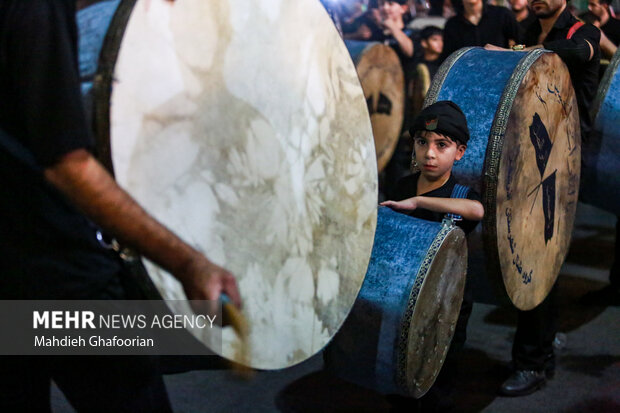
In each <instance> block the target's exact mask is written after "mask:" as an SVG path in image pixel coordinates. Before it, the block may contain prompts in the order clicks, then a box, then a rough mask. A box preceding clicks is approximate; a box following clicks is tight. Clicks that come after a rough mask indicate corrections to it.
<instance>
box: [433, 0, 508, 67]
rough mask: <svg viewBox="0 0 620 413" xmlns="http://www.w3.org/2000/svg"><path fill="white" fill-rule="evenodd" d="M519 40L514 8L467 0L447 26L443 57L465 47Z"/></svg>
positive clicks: (444, 35) (442, 58) (502, 43)
mask: <svg viewBox="0 0 620 413" xmlns="http://www.w3.org/2000/svg"><path fill="white" fill-rule="evenodd" d="M518 40H519V26H518V24H517V21H516V20H515V18H514V16H513V15H512V13H511V12H510V10H508V9H507V8H505V7H497V6H491V5H487V4H485V3H484V2H483V0H464V1H463V9H462V10H460V11H459V12H458V14H457V15H456V16H454V17H451V18H450V19H449V20H448V21H447V22H446V25H445V27H444V33H443V41H444V45H443V53H442V57H441V60H442V61H443V60H445V59H446V58H447V57H448V56H449V55H450V54H452V53H453V52H454V51H456V50H458V49H460V48H461V47H468V46H484V45H486V44H492V45H495V46H499V47H509V46H512V45H514V44H516V43H517V42H518Z"/></svg>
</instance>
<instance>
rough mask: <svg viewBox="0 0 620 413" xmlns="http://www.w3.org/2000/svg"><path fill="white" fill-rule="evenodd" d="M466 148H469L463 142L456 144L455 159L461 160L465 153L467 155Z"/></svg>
mask: <svg viewBox="0 0 620 413" xmlns="http://www.w3.org/2000/svg"><path fill="white" fill-rule="evenodd" d="M465 149H467V145H465V144H462V143H457V144H456V157H455V158H454V160H455V161H460V160H461V158H462V157H463V155H465Z"/></svg>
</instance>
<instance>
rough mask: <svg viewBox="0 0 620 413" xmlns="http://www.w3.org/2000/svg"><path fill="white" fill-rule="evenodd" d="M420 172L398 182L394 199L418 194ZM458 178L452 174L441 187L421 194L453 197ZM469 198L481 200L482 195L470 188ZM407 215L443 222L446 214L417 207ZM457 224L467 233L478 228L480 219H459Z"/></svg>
mask: <svg viewBox="0 0 620 413" xmlns="http://www.w3.org/2000/svg"><path fill="white" fill-rule="evenodd" d="M419 177H420V174H419V173H417V174H413V175H408V176H405V177H404V178H401V179H399V180H398V182H397V183H396V190H395V192H394V199H395V200H397V201H402V200H403V199H407V198H411V197H414V196H417V195H418V193H417V192H418V178H419ZM456 183H457V182H456V179H455V178H454V176H453V175H450V178H449V179H448V181H447V182H446V183H445V184H443V185H442V186H441V187H439V188H437V189H434V190H432V191H430V192H426V193H424V194H420V195H421V196H428V197H434V198H451V197H452V190H453V189H454V185H456ZM467 199H471V200H472V201H478V202H481V201H480V195H478V193H477V192H476V191H474V190H473V189H472V188H469V192H468V193H467ZM406 213H407V215H409V216H412V217H415V218H420V219H425V220H427V221H434V222H441V221H442V220H443V218H444V216H445V215H446V214H444V213H443V212H435V211H430V210H428V209H424V208H417V209H415V210H413V211H408V212H406ZM456 224H457V225H458V226H459V227H461V229H463V231H465V233H466V234H469V233H470V232H471V231H473V230H474V228H476V225H478V221H470V220H467V219H463V220H462V221H457V222H456Z"/></svg>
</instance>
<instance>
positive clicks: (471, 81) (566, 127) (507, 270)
mask: <svg viewBox="0 0 620 413" xmlns="http://www.w3.org/2000/svg"><path fill="white" fill-rule="evenodd" d="M439 100H452V101H454V102H455V103H457V104H458V105H459V106H460V107H461V109H462V110H463V112H464V113H465V115H466V117H467V123H468V125H469V129H470V134H471V138H470V140H469V144H468V148H467V151H466V153H465V156H464V157H463V159H462V160H461V161H459V162H458V163H457V164H455V166H454V169H453V171H454V173H455V174H456V175H457V177H458V179H459V180H461V181H463V182H467V183H468V184H469V185H471V186H473V187H474V188H476V189H477V190H481V191H482V192H481V193H482V195H483V199H484V206H485V218H484V221H483V224H484V225H483V235H484V237H483V238H484V255H485V258H484V259H483V260H484V261H485V262H486V264H487V265H486V270H487V273H488V275H489V278H490V279H491V280H492V281H495V282H496V283H498V284H499V283H502V281H503V283H502V284H503V287H504V289H505V291H506V293H507V294H508V296H509V298H510V299H511V301H512V302H513V303H514V305H515V306H516V307H518V308H519V309H521V310H529V309H532V308H534V307H535V306H537V305H538V304H539V303H540V302H541V301H542V300H543V299H544V298H545V297H546V296H547V294H548V293H549V291H550V289H551V287H552V286H553V284H554V282H555V279H556V278H557V276H558V274H559V271H560V267H561V266H562V263H563V261H564V258H565V256H566V254H567V252H568V247H569V243H570V237H571V231H572V229H573V222H574V218H575V209H576V206H577V196H578V190H579V176H580V157H581V139H580V130H579V114H578V110H577V101H576V98H575V92H574V89H573V86H572V84H571V79H570V75H569V73H568V69H567V68H566V65H565V64H564V63H563V62H562V60H561V59H560V58H559V57H558V56H557V55H556V54H554V53H552V52H549V51H546V50H542V49H537V50H534V51H531V52H508V51H506V52H503V51H487V50H484V49H481V48H465V49H460V50H458V51H457V52H455V53H453V54H452V55H451V56H450V57H449V58H448V60H446V61H445V62H444V63H443V64H442V66H441V67H440V69H439V72H438V73H437V74H436V76H435V78H434V79H433V83H432V85H431V89H430V90H429V93H428V95H427V98H426V101H425V104H426V105H428V104H431V103H433V102H435V101H439ZM472 249H473V248H472ZM472 249H470V251H471V250H472ZM474 250H475V249H474ZM500 273H501V278H500V277H498V275H499V274H500Z"/></svg>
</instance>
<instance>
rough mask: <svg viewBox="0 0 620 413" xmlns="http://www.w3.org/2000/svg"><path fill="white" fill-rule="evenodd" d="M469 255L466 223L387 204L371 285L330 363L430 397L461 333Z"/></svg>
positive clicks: (371, 383)
mask: <svg viewBox="0 0 620 413" xmlns="http://www.w3.org/2000/svg"><path fill="white" fill-rule="evenodd" d="M466 256H467V246H466V242H465V237H464V233H463V231H461V230H460V229H459V228H458V227H455V226H452V225H445V224H441V223H437V222H429V221H424V220H419V219H416V218H412V217H409V216H407V215H403V214H400V213H397V212H394V211H392V210H390V209H388V208H383V207H380V208H379V213H378V220H377V230H376V233H375V241H374V246H373V250H372V256H371V259H370V264H369V266H368V271H367V273H366V278H365V279H364V284H363V285H362V289H361V291H360V293H359V296H358V298H357V301H356V302H355V305H354V306H353V309H352V310H351V313H350V314H349V317H348V318H347V320H346V321H345V323H344V325H343V326H342V328H341V329H340V331H339V332H338V334H337V335H336V336H335V338H334V340H333V341H332V342H331V344H330V345H329V346H328V348H327V349H326V354H325V361H326V367H327V368H328V369H329V370H330V371H332V372H334V373H335V374H336V375H338V376H339V377H341V378H343V379H346V380H348V381H352V382H354V383H357V384H360V385H362V386H365V387H369V388H373V389H376V390H378V391H380V392H383V393H386V394H394V393H399V394H403V395H408V396H414V397H420V396H421V395H423V394H424V393H425V392H426V391H427V390H428V389H429V388H430V386H431V385H432V384H433V382H434V380H435V378H436V376H437V373H438V371H439V370H440V368H441V365H442V363H443V360H444V358H445V355H446V352H447V350H448V347H449V344H450V341H451V339H452V335H453V333H454V326H455V324H456V320H457V317H458V313H459V309H460V305H461V302H462V299H463V290H464V286H465V273H466Z"/></svg>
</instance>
